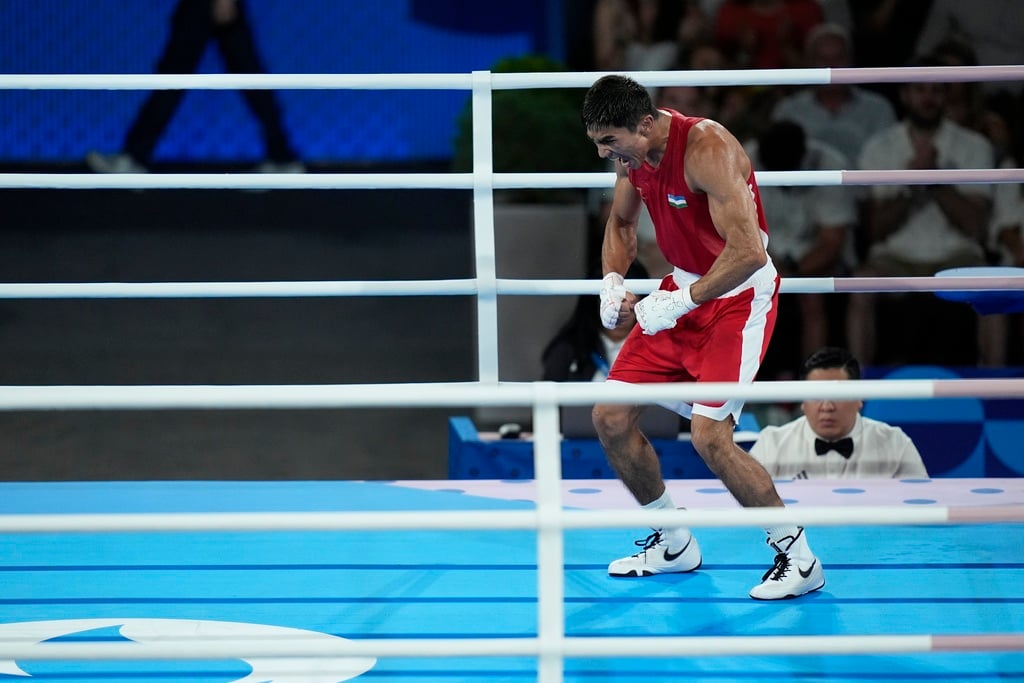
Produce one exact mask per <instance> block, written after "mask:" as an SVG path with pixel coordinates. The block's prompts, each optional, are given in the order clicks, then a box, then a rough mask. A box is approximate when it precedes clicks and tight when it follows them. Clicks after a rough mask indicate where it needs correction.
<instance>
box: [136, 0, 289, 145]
mask: <svg viewBox="0 0 1024 683" xmlns="http://www.w3.org/2000/svg"><path fill="white" fill-rule="evenodd" d="M211 5H212V3H211V1H210V0H181V1H180V2H179V3H178V5H177V7H176V8H175V10H174V16H173V17H172V19H171V33H170V36H169V38H168V40H167V45H166V46H165V47H164V51H163V54H162V55H161V56H160V61H159V62H158V63H157V67H156V71H157V73H161V74H189V73H195V71H196V69H197V68H198V66H199V61H200V60H201V59H202V57H203V52H205V50H206V45H207V43H208V42H209V41H210V39H211V38H213V39H215V40H216V41H217V48H218V49H219V50H220V53H221V55H222V56H223V57H224V63H225V65H226V66H227V69H228V71H230V72H231V73H264V72H265V69H264V68H263V64H262V62H261V61H260V58H259V54H258V53H257V51H256V44H255V43H254V42H253V37H252V31H251V29H250V27H249V23H248V20H247V19H246V15H245V7H244V3H241V2H239V4H238V16H237V17H236V19H235V20H234V21H232V22H231V23H228V24H224V25H217V24H215V23H214V22H213V17H212V13H211V12H212V10H211ZM242 95H243V96H244V98H245V102H246V104H247V105H248V106H249V109H250V110H251V111H252V113H253V115H254V116H255V117H256V118H257V119H258V120H259V122H260V126H261V127H262V129H263V142H264V145H265V147H266V153H267V156H268V157H269V158H270V159H271V160H273V161H292V160H294V159H295V153H294V152H293V151H292V148H291V145H290V144H289V142H288V136H287V134H286V133H285V131H284V126H283V124H282V121H281V111H280V108H279V107H278V103H277V100H276V98H275V97H274V93H273V92H271V91H270V90H245V91H243V92H242ZM184 96H185V91H184V90H154V91H153V92H152V93H151V94H150V95H149V97H148V98H147V99H146V101H145V103H144V104H143V105H142V108H141V109H140V110H139V113H138V115H137V116H136V118H135V122H134V123H133V124H132V126H131V128H130V129H129V130H128V133H127V135H126V137H125V145H124V151H126V152H127V153H128V154H131V155H132V156H133V157H135V158H136V159H137V160H139V161H141V162H143V163H145V162H148V161H149V160H150V159H151V158H152V156H153V150H154V149H155V148H156V146H157V143H158V142H159V140H160V136H161V135H162V134H163V132H164V130H165V129H166V128H167V124H169V123H170V122H171V118H172V117H173V116H174V112H175V111H177V109H178V105H180V104H181V99H182V97H184Z"/></svg>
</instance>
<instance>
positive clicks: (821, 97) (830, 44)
mask: <svg viewBox="0 0 1024 683" xmlns="http://www.w3.org/2000/svg"><path fill="white" fill-rule="evenodd" d="M805 53H806V63H807V64H806V65H807V67H808V68H812V69H815V68H817V69H839V68H843V67H849V66H852V64H853V55H852V49H851V41H850V34H849V33H848V32H847V30H846V29H845V28H843V27H842V26H839V25H837V24H829V23H826V24H819V25H818V26H816V27H815V28H814V29H813V30H812V31H811V32H810V34H809V35H808V36H807V45H806V47H805ZM771 118H772V120H773V121H785V120H788V121H795V122H796V123H799V124H800V125H801V126H802V127H803V129H804V130H805V131H806V132H807V136H808V137H810V138H814V139H816V140H821V141H822V142H824V143H825V144H827V145H831V146H832V147H834V148H836V149H837V150H839V151H840V152H841V153H842V154H843V156H844V157H845V159H844V162H845V161H849V162H851V163H853V162H855V161H856V160H857V158H858V157H859V156H860V151H861V148H862V147H863V146H864V141H865V140H867V139H868V138H869V137H871V135H872V134H874V133H875V132H877V131H879V130H882V129H884V128H888V127H889V126H891V125H893V124H894V123H896V113H895V112H894V111H893V108H892V105H891V104H890V103H889V100H888V99H886V98H885V97H884V96H882V95H879V94H878V93H876V92H874V91H872V90H868V89H866V88H862V87H859V86H855V85H849V84H846V83H830V84H828V85H815V86H807V87H804V88H801V89H799V90H797V91H796V92H794V93H792V94H791V95H787V96H786V97H783V98H782V99H781V100H779V102H778V103H777V104H776V105H775V107H774V108H773V109H772V113H771ZM835 168H839V167H835ZM833 170H834V169H833ZM774 230H775V228H774V226H773V227H772V231H773V232H774Z"/></svg>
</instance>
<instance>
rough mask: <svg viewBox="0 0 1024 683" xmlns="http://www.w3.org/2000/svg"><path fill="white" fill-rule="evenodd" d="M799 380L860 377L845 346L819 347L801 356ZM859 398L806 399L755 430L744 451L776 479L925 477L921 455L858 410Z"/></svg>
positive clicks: (906, 440)
mask: <svg viewBox="0 0 1024 683" xmlns="http://www.w3.org/2000/svg"><path fill="white" fill-rule="evenodd" d="M800 379H802V380H810V381H818V380H830V381H838V380H851V379H852V380H856V379H860V363H858V361H857V359H856V358H854V357H853V355H851V354H850V352H849V351H847V350H846V349H842V348H838V347H824V348H821V349H819V350H817V351H815V352H814V353H812V354H811V355H810V356H808V357H807V359H806V360H805V361H804V364H803V367H802V368H801V370H800ZM863 405H864V404H863V402H862V401H859V400H857V401H839V400H831V399H824V400H822V399H810V400H806V401H804V402H803V403H802V404H801V408H802V409H803V413H804V414H803V416H802V417H798V418H796V419H795V420H793V421H792V422H788V423H786V424H784V425H781V426H777V427H776V426H768V427H764V428H763V429H762V430H761V433H760V435H759V436H758V438H757V441H755V442H754V445H753V446H751V448H750V454H751V455H752V456H754V458H755V459H756V460H757V461H758V462H760V463H761V464H762V465H764V468H765V469H766V470H768V473H769V474H771V475H772V476H773V477H775V478H779V479H853V478H871V477H889V478H895V479H901V478H907V477H927V476H928V470H927V469H926V468H925V465H924V461H922V459H921V454H920V453H919V452H918V450H917V447H916V446H915V445H914V442H913V441H911V439H910V437H909V436H907V435H906V433H905V432H904V431H903V430H902V429H900V428H899V427H894V426H892V425H888V424H886V423H884V422H880V421H878V420H873V419H871V418H869V417H864V416H863V415H861V414H860V411H861V408H862V407H863Z"/></svg>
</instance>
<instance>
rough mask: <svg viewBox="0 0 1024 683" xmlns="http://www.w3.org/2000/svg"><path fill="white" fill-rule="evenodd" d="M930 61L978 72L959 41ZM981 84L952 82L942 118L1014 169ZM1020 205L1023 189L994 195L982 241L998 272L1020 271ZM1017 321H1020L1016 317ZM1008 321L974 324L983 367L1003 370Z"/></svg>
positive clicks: (1005, 132) (1023, 209)
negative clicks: (979, 330)
mask: <svg viewBox="0 0 1024 683" xmlns="http://www.w3.org/2000/svg"><path fill="white" fill-rule="evenodd" d="M933 56H934V57H935V58H936V59H937V60H938V61H939V63H941V64H942V65H943V66H976V65H977V64H978V59H977V57H976V55H975V51H974V48H972V47H971V46H970V45H969V44H968V43H966V42H965V41H964V40H962V39H960V38H949V39H947V40H944V41H942V42H941V43H939V44H938V45H937V46H936V47H935V50H934V52H933ZM981 85H982V84H980V83H977V82H963V81H962V82H955V83H948V84H947V86H946V108H945V114H946V116H947V117H948V118H949V119H950V120H951V121H953V122H955V123H958V124H960V125H961V126H964V127H965V128H970V129H972V130H975V131H977V132H979V133H981V134H982V135H984V136H985V137H986V138H987V139H988V141H989V142H990V143H991V144H992V149H993V152H994V154H995V164H996V166H997V167H999V168H1017V166H1018V164H1017V160H1016V159H1015V158H1014V156H1013V139H1012V132H1011V128H1010V125H1009V122H1008V121H1007V120H1006V117H1005V116H1004V114H1003V112H999V111H996V110H994V109H992V108H990V107H989V105H988V100H987V98H986V97H985V96H984V93H983V91H982V88H981ZM1022 219H1024V203H1022V200H1021V186H1020V185H1019V184H1017V183H1002V184H999V185H995V186H994V187H993V189H992V219H991V220H990V221H989V227H988V231H987V235H986V238H987V239H986V248H987V250H988V261H989V263H990V264H991V265H996V266H1018V267H1019V266H1022V265H1024V251H1021V229H1022ZM1017 317H1019V316H1017ZM1010 320H1011V316H1010V315H1005V314H996V313H990V314H987V315H984V316H982V317H981V318H980V319H979V321H978V324H979V325H982V326H984V328H985V329H984V334H982V335H979V342H980V343H984V344H986V346H984V347H982V348H981V349H979V357H980V358H979V359H980V361H981V364H982V365H986V366H989V367H1001V366H1003V365H1005V364H1006V361H1007V351H1008V349H1007V344H1008V342H1009V334H1010V331H1009V325H1010Z"/></svg>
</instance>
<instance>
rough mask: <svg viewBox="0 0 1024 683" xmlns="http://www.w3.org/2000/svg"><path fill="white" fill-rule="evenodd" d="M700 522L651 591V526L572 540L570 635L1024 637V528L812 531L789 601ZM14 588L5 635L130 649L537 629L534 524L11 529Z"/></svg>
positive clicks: (498, 505) (55, 676) (88, 668)
mask: <svg viewBox="0 0 1024 683" xmlns="http://www.w3.org/2000/svg"><path fill="white" fill-rule="evenodd" d="M510 485H511V484H510ZM513 486H514V485H513ZM532 506H533V504H532V503H530V502H527V501H515V500H498V499H494V498H486V497H478V496H472V495H466V494H464V493H457V492H448V491H418V490H414V489H408V488H402V487H396V486H392V485H389V484H388V483H385V482H273V483H272V482H166V483H157V482H141V483H73V484H67V483H62V484H61V483H55V484H0V513H26V512H108V511H196V510H200V511H226V510H227V511H238V510H351V509H359V510H407V509H423V510H459V509H464V510H467V511H468V513H470V512H469V511H472V510H484V509H524V508H531V507H532ZM696 531H697V533H698V535H699V538H700V541H701V546H702V549H703V551H704V566H703V567H702V568H701V569H700V570H699V571H697V572H695V573H693V574H689V575H677V576H661V577H651V578H647V579H612V578H609V577H608V576H607V574H606V573H605V568H606V565H607V562H608V560H609V559H612V558H614V557H616V556H618V555H622V554H625V553H626V552H631V550H632V549H633V546H632V541H633V539H634V538H636V537H637V536H638V535H642V533H641V534H638V533H637V532H635V531H632V530H623V529H616V530H598V531H570V532H567V533H566V547H565V562H566V572H565V596H566V606H565V611H566V633H567V635H569V636H584V637H585V636H628V637H637V636H688V635H693V636H733V635H740V636H767V635H772V636H774V635H789V636H794V635H816V634H820V635H862V634H874V635H877V634H966V633H1006V632H1024V551H1022V550H1021V548H1022V547H1024V525H1018V524H1013V525H985V526H928V527H903V526H900V527H850V528H842V529H840V528H834V527H829V528H819V529H810V530H809V532H808V533H809V537H810V539H811V542H812V544H813V547H814V549H815V551H816V552H817V553H818V555H819V556H820V557H821V559H822V561H823V563H824V566H825V569H826V579H827V584H826V586H825V588H824V589H823V590H822V591H819V592H818V593H815V594H812V595H809V596H805V597H803V598H800V599H797V600H790V601H784V602H778V603H762V602H757V601H753V600H751V599H749V598H748V597H747V591H748V590H749V589H750V587H751V586H752V585H754V584H755V583H757V582H758V581H759V579H760V576H761V574H762V573H763V572H764V571H765V569H767V567H768V566H769V565H770V563H771V559H772V557H771V553H770V552H768V551H767V550H766V548H765V547H764V545H763V543H762V540H761V539H762V534H761V532H760V531H759V530H757V529H698V530H696ZM0 585H2V589H0V635H3V634H4V633H11V632H12V629H14V630H15V631H16V630H17V629H18V628H28V626H25V624H26V622H36V621H57V620H60V621H61V623H59V624H57V625H56V626H55V627H54V629H55V630H54V631H53V632H51V633H50V634H49V637H51V638H58V639H62V640H74V641H79V642H81V641H90V640H91V641H110V640H125V639H126V638H125V636H124V635H121V633H122V632H121V630H119V629H118V627H117V623H115V622H119V621H120V622H126V623H136V622H140V621H147V620H194V621H201V622H238V623H242V624H256V625H264V626H272V627H278V628H281V627H283V628H291V629H302V630H306V631H313V632H317V633H325V634H331V635H333V636H337V637H340V638H345V639H349V640H360V639H387V638H428V639H438V640H442V639H447V638H477V637H488V636H494V637H532V636H534V635H535V634H536V633H537V609H536V597H537V576H536V539H535V535H534V534H533V533H532V532H525V531H517V532H476V531H458V532H447V531H443V532H442V531H429V532H405V531H401V532H337V533H333V532H301V533H293V532H253V533H226V532H224V533H103V534H60V535H57V534H27V535H20V534H9V535H0ZM64 620H66V621H64ZM74 620H101V621H102V623H103V624H104V625H103V626H102V627H100V628H91V629H85V630H83V629H81V628H79V626H78V625H76V624H84V623H95V622H77V621H74ZM151 623H160V622H151ZM4 629H7V630H6V631H4ZM128 630H130V629H128ZM126 632H127V631H126ZM128 639H130V638H128ZM8 666H10V663H9V664H8ZM16 666H17V667H18V668H19V669H20V670H21V671H22V672H23V673H25V674H28V675H29V676H30V677H25V676H23V675H14V674H13V673H7V674H4V673H0V681H4V680H12V681H14V680H18V681H28V680H40V681H76V682H81V681H90V682H91V681H118V682H121V681H124V682H132V681H147V682H150V683H152V682H153V681H196V682H204V683H205V682H211V683H212V682H217V683H222V682H227V681H238V680H241V679H243V678H245V677H246V676H247V675H248V674H249V673H250V665H249V664H247V663H246V662H243V661H226V662H204V661H195V662H40V661H25V662H18V663H16ZM4 670H5V669H3V668H2V667H0V671H4ZM7 671H11V669H9V668H8V669H7ZM536 676H537V672H536V661H535V660H533V659H532V658H484V657H480V658H387V659H380V660H379V661H377V662H375V663H374V664H373V666H372V667H371V668H369V670H367V671H366V672H365V673H362V674H361V675H359V676H357V677H356V678H354V679H351V680H367V681H374V682H381V681H389V682H390V681H394V682H395V683H412V682H414V681H415V682H422V683H426V682H430V683H468V682H469V681H474V682H476V681H502V680H508V681H532V680H535V679H536ZM246 680H249V681H255V680H257V679H246ZM259 680H278V681H287V682H289V683H322V682H323V681H327V680H347V679H346V678H334V679H328V678H312V677H287V678H286V677H277V678H266V679H259ZM565 680H566V681H567V683H585V682H586V683H592V682H597V681H601V682H611V681H614V682H619V681H621V682H623V683H625V682H626V681H629V682H631V683H632V682H636V681H644V682H645V683H663V682H665V683H667V682H668V681H696V682H705V681H707V682H711V681H714V682H717V683H720V682H722V681H801V682H806V681H825V680H828V681H850V682H854V681H858V682H863V681H949V682H950V683H952V682H953V681H956V682H958V683H959V682H963V681H969V682H974V681H1005V680H1024V653H1019V652H1011V653H999V652H995V653H957V654H945V653H942V654H939V653H935V654H915V655H906V656H902V655H885V656H818V655H802V656H775V657H762V656H759V657H700V658H692V657H680V658H646V657H645V658H640V657H638V658H635V659H621V658H614V659H612V658H608V659H605V658H595V659H587V660H576V659H569V660H567V661H566V664H565Z"/></svg>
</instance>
